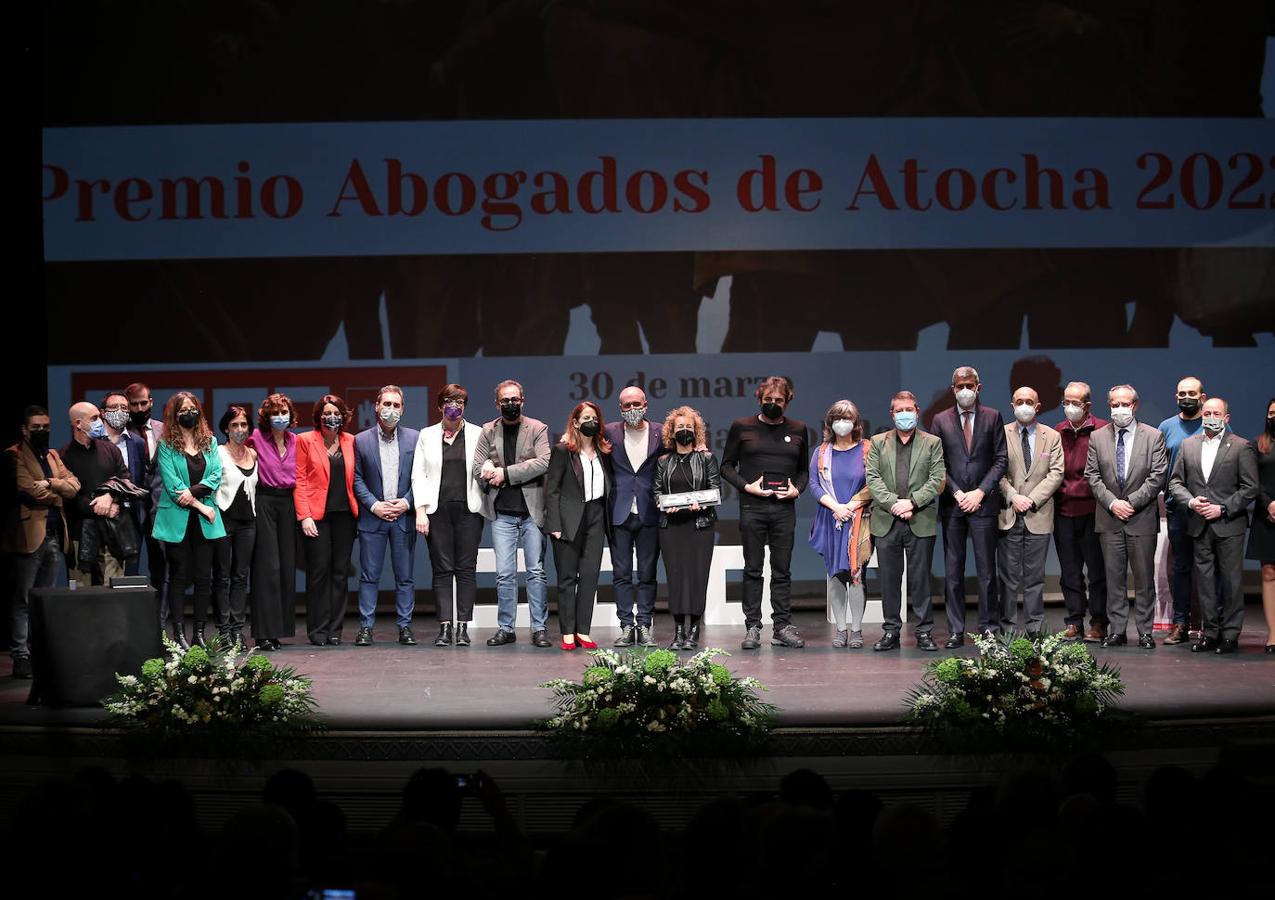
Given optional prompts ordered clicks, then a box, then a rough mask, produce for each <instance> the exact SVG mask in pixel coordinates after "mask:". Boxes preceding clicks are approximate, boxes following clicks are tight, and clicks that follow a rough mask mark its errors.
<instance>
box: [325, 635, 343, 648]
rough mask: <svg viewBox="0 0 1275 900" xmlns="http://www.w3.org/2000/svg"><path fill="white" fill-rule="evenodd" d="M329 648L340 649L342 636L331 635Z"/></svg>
mask: <svg viewBox="0 0 1275 900" xmlns="http://www.w3.org/2000/svg"><path fill="white" fill-rule="evenodd" d="M328 646H329V647H340V646H341V636H340V635H338V634H334V635H331V636H330V637H329V638H328Z"/></svg>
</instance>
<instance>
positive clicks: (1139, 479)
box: [1085, 384, 1169, 650]
mask: <svg viewBox="0 0 1275 900" xmlns="http://www.w3.org/2000/svg"><path fill="white" fill-rule="evenodd" d="M1107 403H1108V405H1109V406H1110V407H1111V424H1110V425H1107V426H1104V427H1102V428H1099V429H1098V430H1097V431H1095V432H1094V433H1093V436H1092V437H1091V438H1090V440H1089V456H1088V458H1087V459H1086V460H1085V479H1086V480H1087V481H1088V482H1089V486H1090V487H1092V488H1093V494H1094V499H1095V500H1097V509H1096V510H1095V512H1094V531H1096V532H1098V540H1099V541H1100V542H1101V543H1102V555H1103V560H1104V561H1105V563H1106V569H1107V616H1108V618H1109V619H1110V622H1111V627H1110V629H1109V631H1108V632H1107V636H1106V638H1104V639H1103V641H1102V646H1104V647H1120V646H1123V645H1125V644H1127V643H1128V639H1127V638H1126V637H1125V629H1126V628H1127V627H1128V624H1129V597H1128V594H1127V593H1126V591H1125V579H1126V574H1127V572H1128V570H1129V567H1130V566H1132V567H1133V591H1134V593H1133V596H1134V604H1135V611H1134V623H1133V624H1134V626H1135V627H1136V628H1137V629H1138V646H1140V647H1143V648H1145V649H1147V650H1150V649H1152V648H1153V647H1155V639H1154V638H1152V636H1151V631H1152V629H1153V627H1154V624H1155V544H1156V537H1157V535H1158V534H1159V532H1160V507H1159V503H1158V502H1157V500H1156V497H1157V495H1158V494H1159V493H1160V489H1161V488H1163V487H1164V482H1165V476H1166V475H1167V474H1168V471H1167V470H1168V468H1169V455H1168V452H1167V451H1166V450H1165V447H1164V435H1163V434H1161V433H1160V430H1159V429H1158V428H1155V427H1153V426H1151V425H1143V424H1142V423H1141V422H1138V421H1137V420H1136V416H1137V414H1138V392H1137V391H1135V390H1134V389H1133V387H1132V386H1130V385H1127V384H1118V385H1116V386H1115V387H1113V388H1112V389H1111V390H1109V391H1107Z"/></svg>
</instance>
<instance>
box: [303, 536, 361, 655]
mask: <svg viewBox="0 0 1275 900" xmlns="http://www.w3.org/2000/svg"><path fill="white" fill-rule="evenodd" d="M314 527H315V528H317V529H318V530H319V535H318V537H312V538H304V540H305V630H306V633H307V634H309V636H310V640H311V641H313V642H315V643H319V644H322V643H326V642H327V640H328V638H333V637H337V638H339V637H340V636H341V626H342V625H343V624H344V623H345V605H346V602H347V601H348V600H349V596H350V572H351V571H352V570H353V567H352V566H351V565H350V554H351V553H353V552H354V538H355V536H356V530H357V524H356V522H355V519H354V516H353V515H352V514H351V513H348V512H330V513H328V514H327V515H325V516H324V517H323V518H322V519H317V520H316V521H315V523H314Z"/></svg>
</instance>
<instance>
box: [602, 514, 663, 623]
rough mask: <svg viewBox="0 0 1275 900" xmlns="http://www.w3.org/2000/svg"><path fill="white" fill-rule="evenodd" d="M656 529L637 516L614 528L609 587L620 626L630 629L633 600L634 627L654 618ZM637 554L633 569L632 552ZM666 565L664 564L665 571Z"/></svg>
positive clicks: (657, 552) (631, 515)
mask: <svg viewBox="0 0 1275 900" xmlns="http://www.w3.org/2000/svg"><path fill="white" fill-rule="evenodd" d="M660 538H661V535H660V527H659V525H658V524H657V525H643V524H642V520H641V519H639V518H638V516H637V513H629V517H628V518H627V519H625V520H624V521H623V522H621V523H620V524H619V525H616V526H615V530H614V534H613V541H612V546H611V585H612V586H613V587H614V588H615V614H616V616H617V617H619V619H620V624H621V625H633V624H635V622H634V610H633V603H634V599H635V598H636V600H637V621H636V624H638V625H647V626H649V625H650V624H651V619H652V617H653V616H654V614H655V589H656V574H655V573H656V564H657V563H658V562H659V558H660V543H661V541H660ZM635 549H636V550H637V568H636V569H635V568H634V566H633V551H634V550H635ZM667 566H668V563H667V560H666V561H665V568H667Z"/></svg>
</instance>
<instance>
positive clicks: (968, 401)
mask: <svg viewBox="0 0 1275 900" xmlns="http://www.w3.org/2000/svg"><path fill="white" fill-rule="evenodd" d="M976 397H978V393H977V392H975V391H972V390H970V389H969V388H961V389H960V390H959V391H957V392H956V402H957V403H958V404H959V405H960V407H961V409H969V408H970V407H971V406H973V405H974V400H975V398H976Z"/></svg>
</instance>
